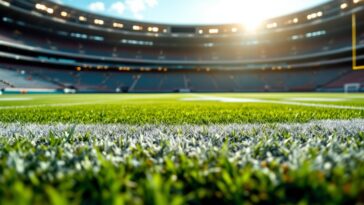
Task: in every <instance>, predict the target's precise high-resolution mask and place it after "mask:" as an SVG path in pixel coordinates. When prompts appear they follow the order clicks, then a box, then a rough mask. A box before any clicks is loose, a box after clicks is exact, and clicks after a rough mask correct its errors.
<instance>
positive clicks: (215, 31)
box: [209, 28, 219, 34]
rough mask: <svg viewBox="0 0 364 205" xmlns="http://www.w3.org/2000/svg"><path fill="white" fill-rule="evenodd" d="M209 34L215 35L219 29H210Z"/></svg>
mask: <svg viewBox="0 0 364 205" xmlns="http://www.w3.org/2000/svg"><path fill="white" fill-rule="evenodd" d="M209 33H210V34H217V33H219V29H218V28H210V29H209Z"/></svg>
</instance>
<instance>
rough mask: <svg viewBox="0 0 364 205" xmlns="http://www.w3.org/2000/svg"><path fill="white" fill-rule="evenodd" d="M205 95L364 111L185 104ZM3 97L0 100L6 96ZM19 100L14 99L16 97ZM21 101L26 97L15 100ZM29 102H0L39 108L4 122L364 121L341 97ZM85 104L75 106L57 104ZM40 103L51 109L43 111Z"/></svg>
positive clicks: (351, 101)
mask: <svg viewBox="0 0 364 205" xmlns="http://www.w3.org/2000/svg"><path fill="white" fill-rule="evenodd" d="M206 96H214V97H225V98H226V97H229V98H238V99H246V98H249V99H259V100H274V101H283V102H285V101H287V99H290V98H297V97H300V98H302V97H304V98H339V99H345V101H342V102H341V101H340V102H304V103H312V104H323V105H342V106H356V107H362V108H363V110H353V109H333V108H324V107H306V106H298V105H282V104H276V103H269V102H262V103H222V102H211V101H210V102H203V101H197V102H185V101H181V99H185V98H201V97H206ZM5 97H6V96H3V97H0V99H1V98H5ZM16 97H18V96H16ZM19 97H24V96H19ZM26 97H30V98H32V100H29V101H1V100H0V107H11V106H35V105H41V107H30V108H14V109H11V108H9V109H3V110H1V112H0V119H1V121H2V122H33V123H50V122H64V123H67V122H68V123H69V122H72V123H123V124H216V123H224V124H227V123H267V122H272V123H274V122H307V121H310V120H319V119H353V118H363V117H364V98H361V97H362V95H353V94H352V95H345V94H204V95H191V94H186V95H180V94H173V95H171V94H164V95H162V94H159V95H143V94H140V95H137V94H130V95H69V96H64V95H49V96H36V95H34V96H26ZM69 103H70V104H72V103H86V104H82V105H73V106H54V105H57V104H69ZM44 105H53V106H51V107H47V106H44Z"/></svg>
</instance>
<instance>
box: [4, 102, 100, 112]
mask: <svg viewBox="0 0 364 205" xmlns="http://www.w3.org/2000/svg"><path fill="white" fill-rule="evenodd" d="M96 103H97V102H85V103H57V104H38V105H19V106H1V107H0V110H10V109H22V108H42V107H66V106H77V105H88V104H96Z"/></svg>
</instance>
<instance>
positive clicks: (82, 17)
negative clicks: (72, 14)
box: [78, 16, 87, 21]
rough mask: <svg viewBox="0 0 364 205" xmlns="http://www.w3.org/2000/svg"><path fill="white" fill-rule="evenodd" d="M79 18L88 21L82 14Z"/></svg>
mask: <svg viewBox="0 0 364 205" xmlns="http://www.w3.org/2000/svg"><path fill="white" fill-rule="evenodd" d="M78 20H80V21H86V20H87V19H86V17H84V16H80V17H78Z"/></svg>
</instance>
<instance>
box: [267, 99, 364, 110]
mask: <svg viewBox="0 0 364 205" xmlns="http://www.w3.org/2000/svg"><path fill="white" fill-rule="evenodd" d="M264 102H267V103H274V104H283V105H297V106H305V107H320V108H333V109H344V110H364V107H355V106H346V105H330V104H319V103H317V104H316V103H303V102H288V101H278V100H267V101H264Z"/></svg>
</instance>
